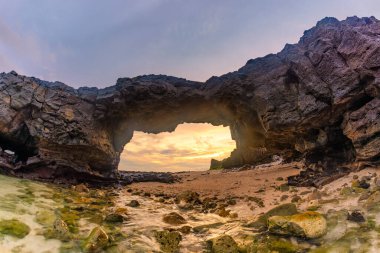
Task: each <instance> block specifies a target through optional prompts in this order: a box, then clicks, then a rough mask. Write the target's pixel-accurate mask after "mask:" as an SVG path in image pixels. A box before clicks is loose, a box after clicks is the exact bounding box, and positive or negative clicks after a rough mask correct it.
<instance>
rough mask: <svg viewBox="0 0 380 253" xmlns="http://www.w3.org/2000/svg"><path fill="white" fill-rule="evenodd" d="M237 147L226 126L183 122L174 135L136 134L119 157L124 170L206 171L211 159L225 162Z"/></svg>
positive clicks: (136, 132)
mask: <svg viewBox="0 0 380 253" xmlns="http://www.w3.org/2000/svg"><path fill="white" fill-rule="evenodd" d="M235 148H236V142H235V141H234V140H232V138H231V132H230V129H229V127H227V126H214V125H211V124H208V123H184V124H180V125H178V126H177V128H176V129H175V131H173V132H162V133H158V134H151V133H144V132H138V131H135V132H134V134H133V137H132V139H131V141H130V142H129V143H127V144H126V145H125V146H124V150H123V152H122V154H121V156H120V163H119V168H118V169H119V170H121V171H155V172H179V171H204V170H208V169H209V168H210V162H211V159H216V160H222V159H224V158H227V157H229V156H230V153H231V152H232V151H233V150H234V149H235Z"/></svg>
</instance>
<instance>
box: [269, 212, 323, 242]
mask: <svg viewBox="0 0 380 253" xmlns="http://www.w3.org/2000/svg"><path fill="white" fill-rule="evenodd" d="M268 230H269V232H270V233H273V234H278V235H290V236H298V237H305V238H309V239H311V238H318V237H321V236H323V235H324V234H326V230H327V221H326V219H325V217H324V216H323V215H322V214H320V213H318V212H311V211H309V212H304V213H299V214H294V215H290V216H272V217H270V218H269V219H268Z"/></svg>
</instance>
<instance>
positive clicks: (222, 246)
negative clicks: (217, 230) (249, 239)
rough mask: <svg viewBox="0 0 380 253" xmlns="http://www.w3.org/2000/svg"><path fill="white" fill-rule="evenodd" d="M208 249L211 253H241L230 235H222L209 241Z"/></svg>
mask: <svg viewBox="0 0 380 253" xmlns="http://www.w3.org/2000/svg"><path fill="white" fill-rule="evenodd" d="M207 243H208V249H209V251H210V252H211V253H239V252H240V250H239V246H238V245H237V243H236V242H235V240H234V239H233V238H232V237H231V236H229V235H221V236H219V237H216V238H214V239H211V240H209V241H208V242H207Z"/></svg>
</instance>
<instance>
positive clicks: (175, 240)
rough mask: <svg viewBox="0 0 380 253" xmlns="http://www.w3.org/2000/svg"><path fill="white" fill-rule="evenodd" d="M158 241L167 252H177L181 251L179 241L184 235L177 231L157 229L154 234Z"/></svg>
mask: <svg viewBox="0 0 380 253" xmlns="http://www.w3.org/2000/svg"><path fill="white" fill-rule="evenodd" d="M154 237H155V238H156V241H157V242H158V243H159V244H160V249H161V250H162V251H163V252H166V253H175V252H178V251H179V243H180V242H181V241H182V236H181V234H180V233H179V232H177V231H167V230H163V231H156V232H155V234H154Z"/></svg>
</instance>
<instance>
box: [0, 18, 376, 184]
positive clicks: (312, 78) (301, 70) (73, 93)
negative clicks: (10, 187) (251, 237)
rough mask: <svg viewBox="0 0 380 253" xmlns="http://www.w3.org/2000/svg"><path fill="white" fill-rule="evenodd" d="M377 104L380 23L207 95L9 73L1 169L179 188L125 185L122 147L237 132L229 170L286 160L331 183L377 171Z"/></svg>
mask: <svg viewBox="0 0 380 253" xmlns="http://www.w3.org/2000/svg"><path fill="white" fill-rule="evenodd" d="M379 94H380V21H378V20H377V19H375V18H374V17H370V18H357V17H351V18H347V19H346V20H344V21H338V20H337V19H335V18H325V19H323V20H321V21H319V22H318V23H317V25H316V26H315V27H313V28H311V29H310V30H307V31H305V33H304V35H303V36H302V38H301V39H300V41H299V42H298V43H297V44H294V45H286V46H285V48H284V49H283V50H282V51H281V52H279V53H277V54H270V55H267V56H265V57H262V58H257V59H253V60H249V61H248V62H247V64H246V65H245V66H243V67H242V68H240V69H239V70H237V71H235V72H232V73H228V74H226V75H223V76H220V77H212V78H210V79H209V80H207V81H206V82H205V83H199V82H192V81H188V80H185V79H181V78H176V77H169V76H163V75H148V76H139V77H135V78H120V79H118V80H117V83H116V85H115V86H112V87H108V88H105V89H98V88H87V87H84V88H79V89H73V88H71V87H69V86H67V85H65V84H63V83H60V82H54V83H52V82H46V81H42V80H39V79H36V78H32V77H25V76H21V75H18V74H17V73H15V72H10V73H2V74H0V146H1V148H2V150H3V151H6V150H10V151H11V152H9V151H7V152H2V155H1V159H0V167H1V169H2V171H3V172H6V173H9V174H14V175H23V176H29V177H35V178H41V179H54V178H65V179H68V180H71V179H75V180H79V179H83V180H115V179H123V180H125V181H128V182H131V181H134V180H135V181H141V180H164V181H165V180H166V181H170V180H172V179H171V178H170V177H169V178H168V176H167V174H157V175H156V174H154V175H152V174H143V173H141V174H124V175H122V176H120V174H119V173H118V172H117V166H118V163H119V159H120V154H121V152H122V150H123V147H124V145H125V144H126V143H128V142H129V141H130V140H131V138H132V135H133V132H134V131H144V132H148V133H159V132H163V131H174V129H175V128H176V126H177V125H178V124H181V123H184V122H192V123H205V122H207V123H211V124H214V125H225V126H229V127H230V129H231V135H232V138H233V139H234V140H235V141H236V144H237V148H236V150H235V151H233V152H232V154H231V157H230V158H227V159H225V160H223V161H221V162H220V165H221V167H224V168H228V167H234V166H241V165H244V164H257V163H261V162H265V161H268V160H270V159H271V158H272V156H273V155H280V156H282V157H284V158H285V159H295V158H302V157H303V158H305V159H306V161H307V164H318V166H319V167H318V170H321V171H323V173H325V174H326V173H327V175H328V174H331V171H335V170H336V169H337V168H338V169H339V166H340V165H341V164H345V163H351V162H354V161H357V162H365V163H367V164H371V163H379V157H380V150H379V149H378V148H377V147H378V146H379V144H380V134H379V133H380V127H379V118H380V111H379V110H380V109H379V108H380V107H379V105H380V102H379V101H380V98H379V96H380V95H379ZM323 173H322V174H323ZM297 180H298V179H297V178H294V179H293V181H295V182H298V181H297Z"/></svg>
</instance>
